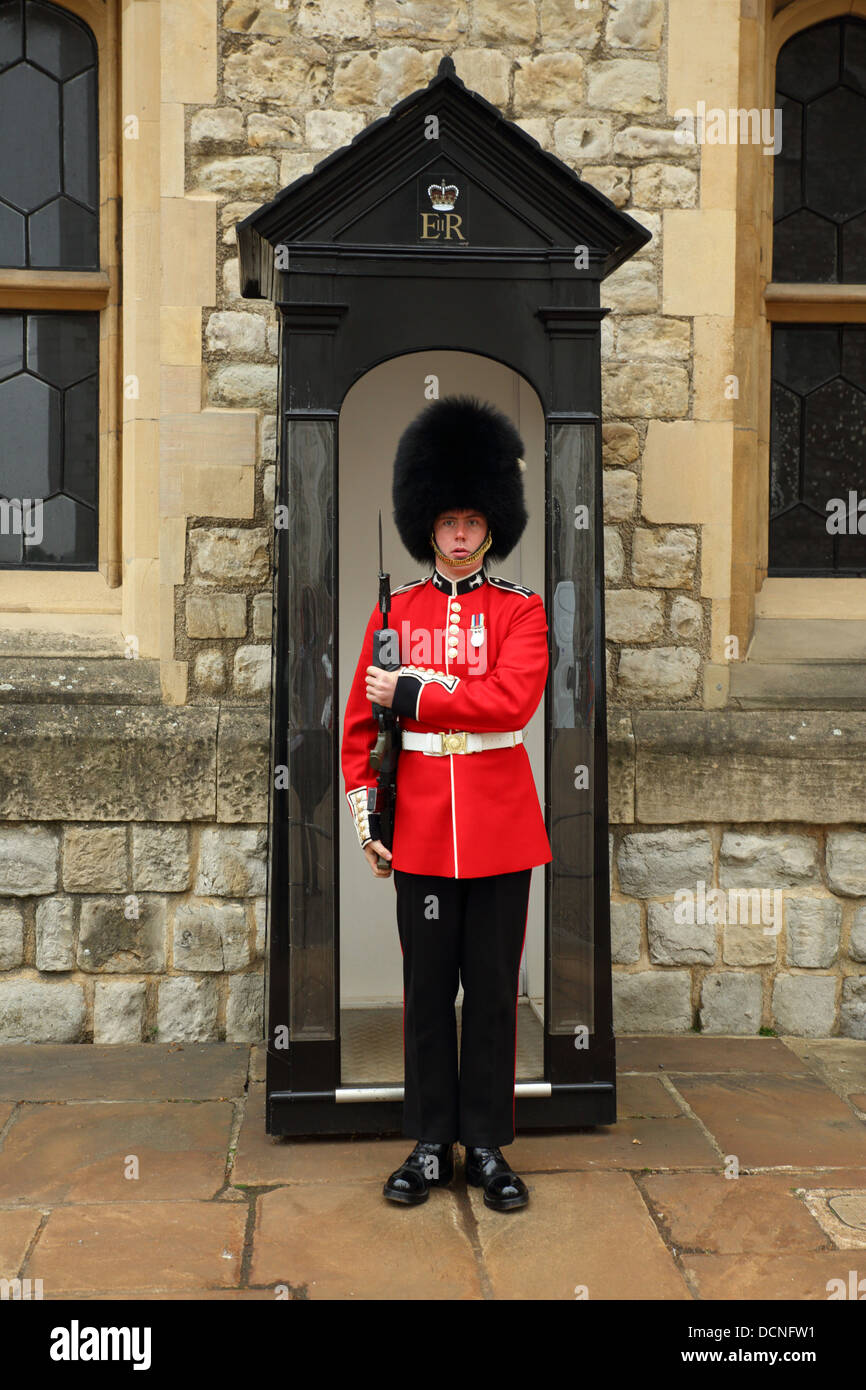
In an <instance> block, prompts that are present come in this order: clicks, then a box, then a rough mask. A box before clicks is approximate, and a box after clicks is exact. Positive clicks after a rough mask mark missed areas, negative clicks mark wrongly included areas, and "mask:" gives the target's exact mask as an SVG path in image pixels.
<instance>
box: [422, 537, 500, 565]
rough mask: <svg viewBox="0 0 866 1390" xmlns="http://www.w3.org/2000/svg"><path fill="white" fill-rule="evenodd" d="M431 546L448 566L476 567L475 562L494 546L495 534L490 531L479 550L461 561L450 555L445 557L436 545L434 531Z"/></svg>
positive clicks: (465, 556)
mask: <svg viewBox="0 0 866 1390" xmlns="http://www.w3.org/2000/svg"><path fill="white" fill-rule="evenodd" d="M430 544H431V545H432V547H433V549H434V550H435V551H436V554H437V555H438V556H439V559H440V560H444V561H445V563H446V565H457V566H459V565H474V563H475V561H476V560H477V559H479V557H480V556H482V555H483V554H484V553H485V551H487V550H489V549H490V547H491V545H492V544H493V533H492V531H488V532H487V535H486V536H485V537H484V540H483V541H482V542H481V544H480V545H479V547H478V549H477V550H473V552H472V554H471V555H464V556H463V557H462V559H460V560H452V559H451V557H450V555H443V553H442V551H441V550H440V549H439V547H438V545H437V544H436V540H435V536H434V533H433V532H432V531H431V532H430Z"/></svg>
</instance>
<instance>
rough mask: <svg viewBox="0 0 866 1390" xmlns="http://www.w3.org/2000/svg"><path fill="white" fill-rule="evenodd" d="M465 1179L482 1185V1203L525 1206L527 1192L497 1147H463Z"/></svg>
mask: <svg viewBox="0 0 866 1390" xmlns="http://www.w3.org/2000/svg"><path fill="white" fill-rule="evenodd" d="M466 1181H467V1182H468V1183H469V1184H470V1186H471V1187H483V1188H484V1205H485V1206H486V1207H492V1209H493V1210H494V1211H513V1210H514V1208H515V1207H525V1206H526V1204H527V1202H528V1201H529V1192H528V1191H527V1188H526V1185H525V1183H524V1182H523V1181H522V1180H521V1179H520V1178H519V1177H518V1176H517V1174H516V1173H515V1172H513V1171H512V1170H511V1168H510V1167H509V1166H508V1164H507V1163H506V1161H505V1159H504V1158H503V1157H502V1151H501V1149H483V1148H470V1147H468V1146H467V1148H466Z"/></svg>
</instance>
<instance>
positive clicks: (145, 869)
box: [132, 825, 192, 893]
mask: <svg viewBox="0 0 866 1390" xmlns="http://www.w3.org/2000/svg"><path fill="white" fill-rule="evenodd" d="M191 882H192V864H191V862H190V853H189V826H186V825H134V826H133V827H132V886H133V888H138V889H149V890H151V891H152V892H157V893H183V892H185V891H186V890H187V889H188V888H189V886H190V883H191Z"/></svg>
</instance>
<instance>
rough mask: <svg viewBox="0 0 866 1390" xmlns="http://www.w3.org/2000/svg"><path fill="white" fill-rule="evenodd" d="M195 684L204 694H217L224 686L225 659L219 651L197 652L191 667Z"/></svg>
mask: <svg viewBox="0 0 866 1390" xmlns="http://www.w3.org/2000/svg"><path fill="white" fill-rule="evenodd" d="M193 672H194V674H195V680H196V684H197V685H198V686H199V688H200V689H201V691H202V692H203V693H204V694H205V695H219V694H220V693H221V692H222V691H224V690H225V688H226V659H225V655H224V653H223V652H221V651H215V650H210V651H206V652H199V654H198V656H197V657H196V659H195V665H194V667H193Z"/></svg>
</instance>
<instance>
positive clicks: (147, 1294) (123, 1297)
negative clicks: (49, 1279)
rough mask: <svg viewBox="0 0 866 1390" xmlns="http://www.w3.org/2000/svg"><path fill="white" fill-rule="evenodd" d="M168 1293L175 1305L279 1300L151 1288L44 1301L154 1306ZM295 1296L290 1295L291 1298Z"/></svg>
mask: <svg viewBox="0 0 866 1390" xmlns="http://www.w3.org/2000/svg"><path fill="white" fill-rule="evenodd" d="M167 1293H170V1294H171V1301H172V1303H202V1302H205V1303H229V1302H230V1303H235V1302H238V1301H240V1302H241V1303H273V1302H274V1301H275V1299H276V1294H275V1291H274V1290H273V1289H171V1290H167V1289H150V1290H147V1291H144V1292H139V1291H138V1290H136V1291H135V1292H133V1293H117V1292H116V1291H115V1290H114V1289H98V1290H95V1291H94V1290H93V1289H88V1290H84V1291H82V1290H80V1289H74V1290H65V1291H64V1292H63V1293H57V1294H50V1293H45V1294H44V1295H43V1298H44V1301H45V1302H46V1303H50V1302H51V1301H52V1299H55V1300H60V1301H62V1302H64V1303H68V1302H69V1300H70V1298H74V1299H75V1301H76V1303H91V1302H92V1303H102V1302H104V1300H105V1299H110V1300H111V1302H112V1303H133V1302H135V1303H138V1302H139V1301H140V1302H142V1303H151V1302H154V1303H155V1302H163V1301H164V1299H165V1297H166V1294H167ZM294 1296H295V1295H294V1294H292V1293H291V1292H289V1294H288V1299H289V1300H291V1299H292V1298H293V1297H294ZM298 1297H301V1295H298Z"/></svg>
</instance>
